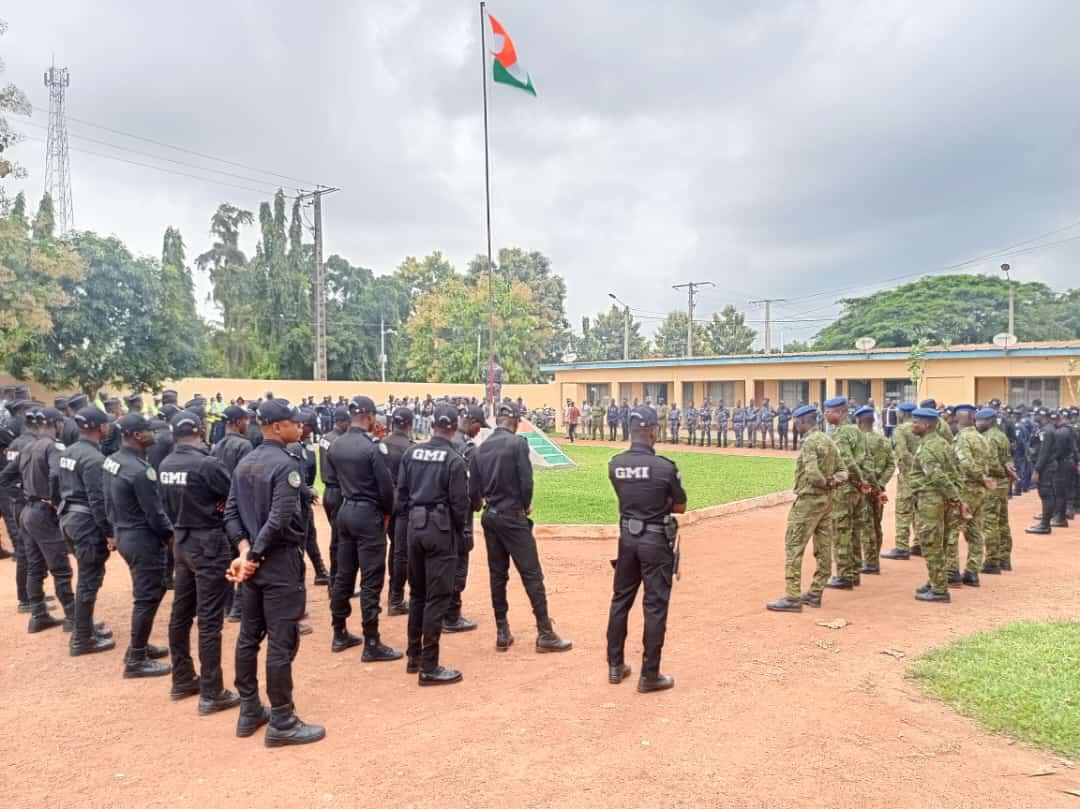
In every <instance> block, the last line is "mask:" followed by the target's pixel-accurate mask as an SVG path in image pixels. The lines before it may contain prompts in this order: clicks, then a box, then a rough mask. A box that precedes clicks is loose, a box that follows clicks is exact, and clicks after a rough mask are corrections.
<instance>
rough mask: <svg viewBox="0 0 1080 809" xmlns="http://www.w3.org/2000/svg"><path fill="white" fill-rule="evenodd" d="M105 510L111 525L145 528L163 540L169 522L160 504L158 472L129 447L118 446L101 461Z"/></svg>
mask: <svg viewBox="0 0 1080 809" xmlns="http://www.w3.org/2000/svg"><path fill="white" fill-rule="evenodd" d="M102 468H103V469H104V471H105V474H104V475H102V478H103V479H104V484H103V486H102V488H103V489H104V492H105V512H106V513H107V514H108V515H109V522H110V523H112V525H113V527H114V528H146V529H148V530H149V531H151V532H152V533H154V534H156V535H157V536H158V537H160V538H161V540H162V541H163V542H164V541H165V540H166V539H167V538H168V536H169V535H170V534H171V533H172V523H171V522H170V521H169V516H168V515H167V514H166V513H165V509H164V507H163V506H162V505H161V492H160V490H159V489H158V480H157V472H155V471H154V467H152V466H151V465H150V464H149V462H147V460H146V458H144V457H143V456H142V455H140V454H139V453H138V452H136V451H135V450H133V449H132V448H131V447H121V448H120V449H119V450H117V451H116V452H115V453H113V454H112V455H110V456H109V457H108V458H106V459H105V463H104V464H103V465H102Z"/></svg>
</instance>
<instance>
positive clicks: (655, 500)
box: [608, 443, 686, 523]
mask: <svg viewBox="0 0 1080 809" xmlns="http://www.w3.org/2000/svg"><path fill="white" fill-rule="evenodd" d="M608 478H610V480H611V485H612V486H614V487H615V496H616V497H618V498H619V516H621V517H622V518H623V519H625V520H631V519H637V520H642V521H643V522H646V523H660V522H663V519H664V517H666V516H667V515H668V514H670V513H671V507H672V506H673V505H678V504H680V503H685V502H686V492H685V491H683V486H682V480H680V479H679V469H678V467H677V466H675V462H674V461H671V460H669V459H667V458H664V457H662V456H660V455H657V454H656V452H655V451H654V450H653V448H652V447H650V446H647V445H645V444H636V443H635V444H631V445H630V449H628V450H626V452H620V453H619V454H618V455H616V456H615V457H614V458H612V459H611V460H610V461H609V462H608Z"/></svg>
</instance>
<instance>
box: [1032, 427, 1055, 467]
mask: <svg viewBox="0 0 1080 809" xmlns="http://www.w3.org/2000/svg"><path fill="white" fill-rule="evenodd" d="M1038 444H1039V454H1038V456H1037V457H1036V458H1035V471H1036V472H1038V473H1039V474H1040V475H1041V474H1042V473H1043V471H1044V470H1046V469H1047V468H1048V467H1049V466H1050V465H1051V464H1054V463H1056V462H1057V456H1058V451H1057V431H1056V430H1055V429H1054V425H1053V424H1045V425H1043V426H1042V427H1040V428H1039V441H1038Z"/></svg>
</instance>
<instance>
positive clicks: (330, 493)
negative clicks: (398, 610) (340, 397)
mask: <svg viewBox="0 0 1080 809" xmlns="http://www.w3.org/2000/svg"><path fill="white" fill-rule="evenodd" d="M332 418H333V425H334V427H333V429H332V430H330V432H327V433H323V435H322V437H320V438H319V458H320V460H321V462H320V463H319V476H320V477H321V478H322V482H323V496H322V504H323V510H324V511H325V512H326V521H327V522H329V523H330V588H331V589H333V587H334V578H335V576H336V574H337V548H338V528H337V513H338V509H339V508H341V485H340V484H339V483H338V479H337V473H336V472H335V471H334V470H333V468H332V467H330V466H329V465H328V464H327V463H326V456H327V454H328V453H329V452H330V447H331V445H332V444H333V443H334V442H335V441H337V440H338V439H339V438H341V436H343V435H345V432H346V431H347V430H348V429H349V419H350V416H349V408H347V407H345V406H344V405H338V406H337V407H335V408H334V414H333V417H332ZM393 614H394V613H391V615H393Z"/></svg>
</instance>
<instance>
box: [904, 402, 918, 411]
mask: <svg viewBox="0 0 1080 809" xmlns="http://www.w3.org/2000/svg"><path fill="white" fill-rule="evenodd" d="M916 407H918V405H916V404H915V403H914V402H901V403H900V410H901V411H902V412H904V413H910V412H912V411H913V410H914V409H915V408H916Z"/></svg>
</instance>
